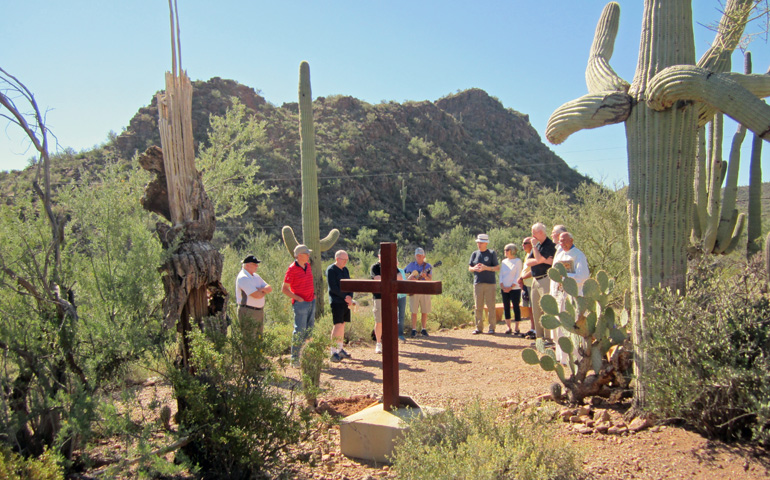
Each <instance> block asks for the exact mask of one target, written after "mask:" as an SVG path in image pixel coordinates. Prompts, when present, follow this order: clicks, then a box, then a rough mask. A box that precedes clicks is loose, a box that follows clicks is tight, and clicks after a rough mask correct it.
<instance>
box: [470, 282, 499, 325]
mask: <svg viewBox="0 0 770 480" xmlns="http://www.w3.org/2000/svg"><path fill="white" fill-rule="evenodd" d="M495 294H497V284H495V283H475V284H473V301H474V302H475V304H476V305H475V307H476V330H478V331H479V332H483V331H484V305H486V306H487V322H488V324H489V329H490V330H494V329H495V326H496V325H497V315H496V314H495Z"/></svg>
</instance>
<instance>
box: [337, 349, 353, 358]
mask: <svg viewBox="0 0 770 480" xmlns="http://www.w3.org/2000/svg"><path fill="white" fill-rule="evenodd" d="M339 355H340V358H353V357H352V356H351V355H350V354H349V353H348V352H346V351H345V349H344V348H343V349H340V352H339Z"/></svg>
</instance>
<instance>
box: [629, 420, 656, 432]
mask: <svg viewBox="0 0 770 480" xmlns="http://www.w3.org/2000/svg"><path fill="white" fill-rule="evenodd" d="M651 426H652V423H651V422H650V421H649V420H647V419H646V418H642V417H636V418H635V419H633V420H631V424H630V425H629V426H628V429H629V430H631V431H632V432H641V431H642V430H644V429H645V428H649V427H651Z"/></svg>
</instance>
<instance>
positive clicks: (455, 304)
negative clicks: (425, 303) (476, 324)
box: [428, 295, 473, 328]
mask: <svg viewBox="0 0 770 480" xmlns="http://www.w3.org/2000/svg"><path fill="white" fill-rule="evenodd" d="M430 307H431V308H430V313H429V314H428V321H429V322H436V323H437V324H438V326H439V328H454V327H458V326H460V325H465V324H467V323H470V322H471V321H473V315H472V314H471V312H470V310H468V308H467V307H466V306H465V305H463V303H462V302H461V301H460V300H457V299H455V298H452V297H449V296H447V295H437V296H435V297H433V298H432V299H431V306H430Z"/></svg>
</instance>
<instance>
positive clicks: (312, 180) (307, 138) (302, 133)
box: [281, 61, 340, 318]
mask: <svg viewBox="0 0 770 480" xmlns="http://www.w3.org/2000/svg"><path fill="white" fill-rule="evenodd" d="M299 138H300V162H301V169H302V235H303V238H304V242H303V243H304V244H305V245H307V246H308V247H309V248H310V250H312V251H313V253H312V254H311V255H310V264H311V268H312V269H313V281H314V284H315V293H316V298H321V297H322V295H323V274H322V272H323V270H322V265H321V252H325V251H326V250H329V249H330V248H332V247H333V246H334V244H335V243H336V242H337V239H338V238H339V236H340V232H339V230H337V229H336V228H335V229H332V230H331V231H330V232H329V234H328V235H327V236H326V237H325V238H323V239H321V238H320V236H321V235H320V226H319V221H318V166H317V165H316V156H315V127H314V125H313V99H312V92H311V90H310V65H309V64H308V63H307V62H305V61H303V62H301V63H300V64H299ZM281 235H282V236H283V242H284V245H286V248H287V249H288V250H289V254H291V255H293V254H294V247H296V246H297V245H298V244H299V242H298V241H297V237H296V236H295V235H294V230H292V228H291V227H290V226H288V225H287V226H284V227H283V229H282V230H281ZM323 305H324V302H323V301H319V302H316V318H318V317H320V316H321V315H323Z"/></svg>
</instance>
